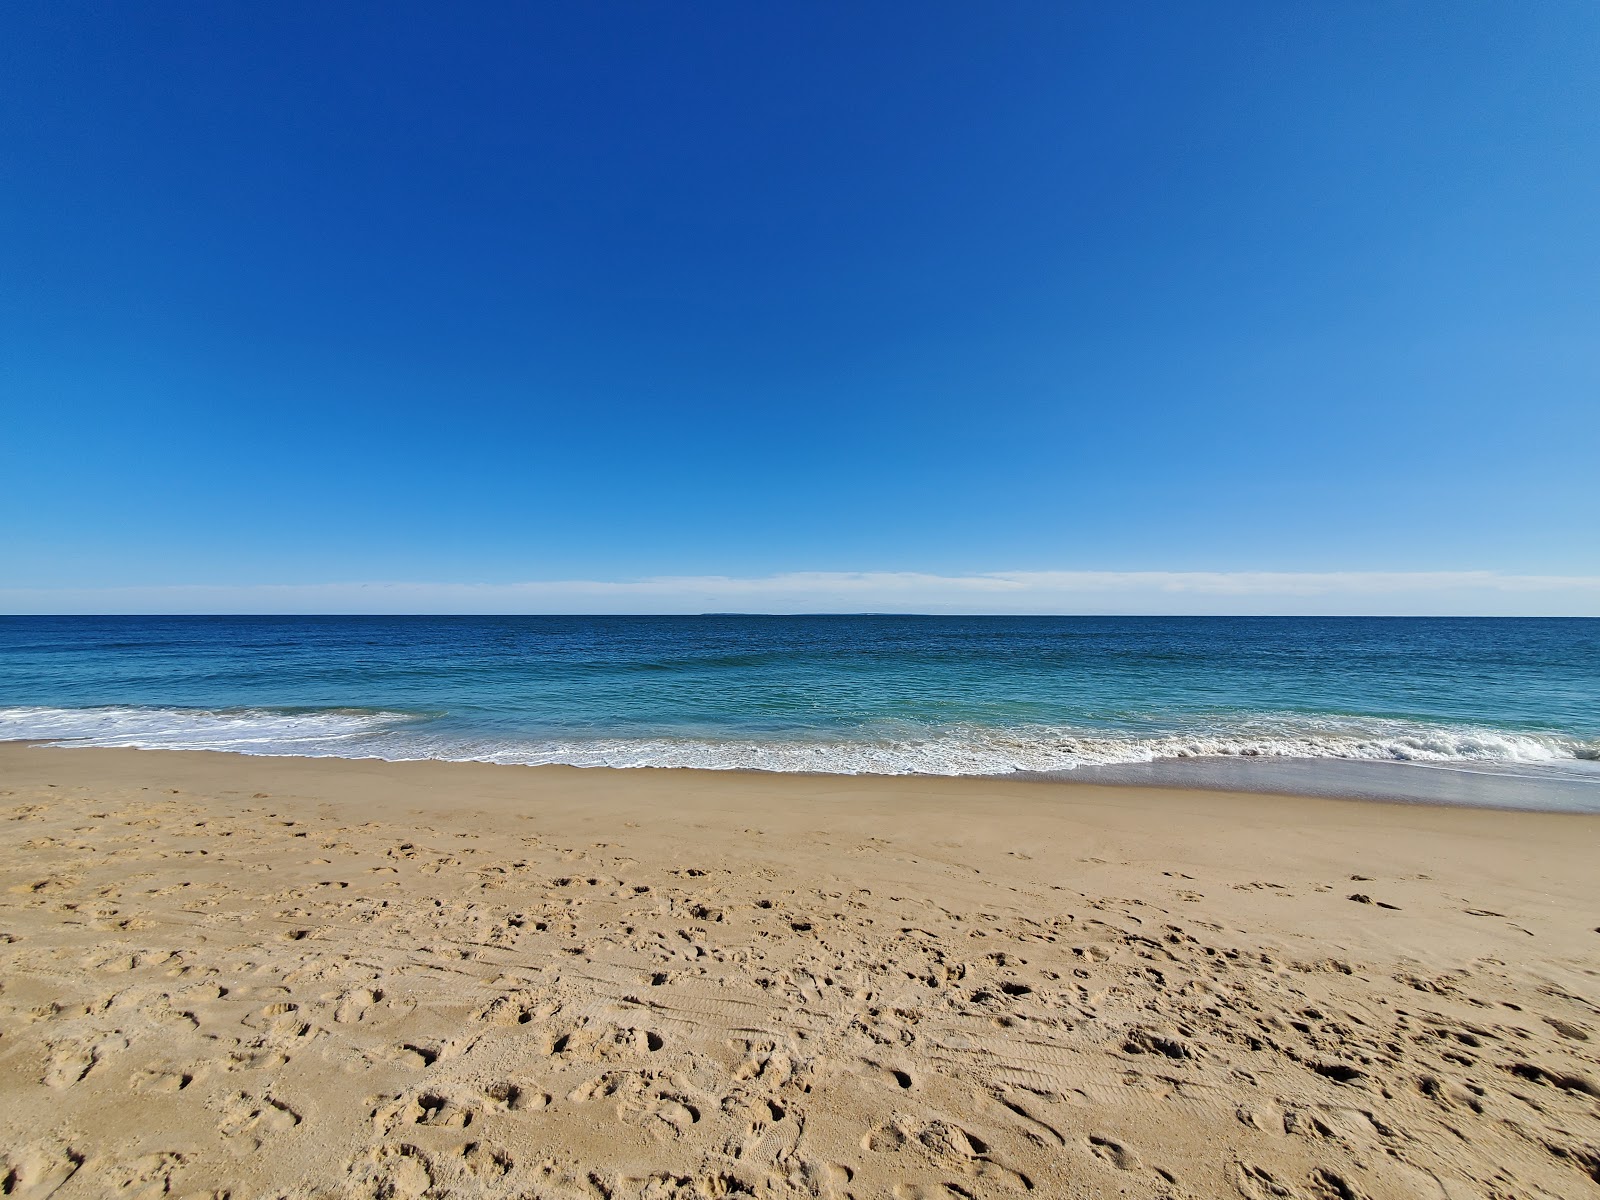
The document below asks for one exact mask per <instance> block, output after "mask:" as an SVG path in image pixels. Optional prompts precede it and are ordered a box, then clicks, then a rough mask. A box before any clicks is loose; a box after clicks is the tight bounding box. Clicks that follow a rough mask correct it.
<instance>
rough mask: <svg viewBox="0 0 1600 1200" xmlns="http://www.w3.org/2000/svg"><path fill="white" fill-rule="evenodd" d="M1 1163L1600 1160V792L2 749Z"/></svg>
mask: <svg viewBox="0 0 1600 1200" xmlns="http://www.w3.org/2000/svg"><path fill="white" fill-rule="evenodd" d="M0 813H3V816H4V819H5V821H6V825H5V829H6V831H7V838H6V845H7V847H8V848H9V853H8V854H7V856H6V859H5V864H4V868H3V872H0V873H3V875H4V879H3V889H0V904H3V915H0V963H3V970H0V985H3V988H0V1147H3V1151H4V1160H5V1161H4V1164H3V1166H0V1172H3V1178H4V1187H3V1191H4V1193H5V1194H7V1195H11V1196H16V1197H44V1196H56V1197H60V1198H61V1200H70V1198H72V1197H98V1196H113V1195H114V1196H161V1195H168V1194H171V1195H178V1196H228V1197H231V1198H233V1200H242V1198H247V1197H248V1198H253V1197H319V1196H360V1197H418V1196H456V1195H460V1196H479V1195H481V1196H496V1197H498V1196H505V1197H550V1198H557V1197H606V1198H611V1200H623V1198H637V1197H652V1198H661V1197H717V1196H738V1195H754V1196H763V1197H790V1196H794V1197H805V1196H816V1197H829V1198H833V1200H842V1198H844V1197H856V1198H857V1200H868V1198H870V1197H890V1196H893V1197H902V1198H909V1197H963V1196H964V1197H976V1196H985V1197H987V1196H997V1197H999V1196H1016V1195H1022V1194H1026V1193H1028V1192H1032V1193H1034V1194H1036V1195H1041V1196H1052V1197H1053V1196H1062V1197H1074V1196H1084V1197H1088V1196H1118V1197H1120V1196H1129V1197H1217V1196H1227V1197H1231V1196H1242V1197H1247V1198H1250V1200H1255V1198H1266V1197H1304V1198H1316V1200H1324V1198H1350V1197H1369V1198H1371V1200H1381V1198H1387V1197H1429V1198H1432V1197H1440V1198H1448V1200H1464V1198H1467V1197H1483V1198H1489V1197H1505V1198H1511V1197H1552V1198H1554V1197H1575V1196H1582V1195H1594V1194H1600V929H1597V928H1596V927H1597V926H1600V870H1597V869H1596V859H1595V851H1596V847H1597V845H1600V842H1597V834H1600V818H1597V817H1593V816H1581V815H1560V814H1549V813H1532V812H1505V811H1493V810H1472V809H1459V808H1458V809H1451V808H1442V807H1426V806H1415V805H1412V806H1406V805H1384V804H1376V803H1370V802H1354V801H1340V800H1330V799H1306V798H1287V797H1265V796H1260V795H1234V794H1227V793H1217V792H1201V791H1158V790H1147V789H1139V788H1131V787H1089V786H1083V785H1073V784H1059V783H1013V782H996V781H987V780H975V779H966V780H957V779H930V778H847V777H815V776H782V775H755V774H741V773H716V772H692V771H648V770H641V771H615V770H577V769H571V768H559V767H540V768H522V767H493V766H475V765H464V764H432V763H416V764H384V763H377V762H355V761H340V760H331V759H290V758H283V759H269V758H248V757H240V756H234V755H224V754H207V753H164V752H149V751H127V750H81V749H80V750H61V749H50V748H41V747H34V746H26V745H19V744H10V745H5V746H0Z"/></svg>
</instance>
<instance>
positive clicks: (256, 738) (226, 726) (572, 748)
mask: <svg viewBox="0 0 1600 1200" xmlns="http://www.w3.org/2000/svg"><path fill="white" fill-rule="evenodd" d="M0 739H6V740H22V739H27V740H42V741H48V742H51V743H52V744H55V745H71V746H107V747H126V748H134V749H159V750H225V751H233V752H236V753H243V754H262V755H299V756H306V757H338V758H378V759H386V760H389V761H416V760H427V759H432V760H443V761H455V762H490V763H504V764H521V765H528V766H541V765H555V764H560V765H565V766H578V767H692V768H698V769H701V770H759V771H781V772H808V773H817V774H832V775H865V774H871V775H1007V774H1012V773H1014V772H1029V773H1048V772H1058V771H1069V770H1072V769H1073V768H1075V767H1082V766H1110V765H1116V764H1123V763H1148V762H1156V761H1160V760H1163V759H1182V758H1207V757H1251V758H1313V759H1315V758H1337V759H1360V760H1367V761H1390V762H1409V763H1434V764H1451V763H1456V764H1466V763H1480V764H1484V765H1486V766H1487V765H1494V764H1513V763H1521V764H1529V765H1537V764H1545V765H1551V766H1555V765H1559V764H1561V763H1564V762H1565V763H1572V762H1575V761H1577V760H1600V741H1582V740H1579V739H1576V738H1571V737H1563V736H1560V735H1556V734H1548V733H1534V732H1519V731H1507V730H1496V729H1487V728H1478V727H1465V726H1443V725H1425V724H1418V723H1413V722H1404V721H1394V720H1380V719H1376V718H1373V719H1366V720H1356V719H1335V718H1309V717H1288V716H1280V717H1275V718H1263V717H1252V718H1251V719H1249V720H1248V721H1240V722H1237V723H1235V724H1234V725H1233V726H1231V727H1227V728H1222V729H1217V730H1203V731H1196V732H1182V733H1177V732H1173V733H1164V734H1152V735H1145V736H1133V735H1124V736H1118V735H1113V734H1104V733H1099V732H1094V733H1091V732H1086V731H1084V730H1081V729H1070V728H1051V727H1028V728H1011V729H996V728H990V727H984V726H961V727H956V728H951V729H945V730H938V731H935V730H930V731H929V732H927V733H926V734H909V735H908V734H903V733H902V734H900V735H897V736H882V735H880V736H871V735H870V732H869V731H865V730H863V731H860V732H859V733H858V734H857V736H854V737H833V738H823V737H817V738H812V739H799V738H787V739H767V740H763V739H758V738H749V737H744V738H729V739H714V738H704V737H699V738H696V737H681V738H677V737H598V736H592V737H565V738H550V737H543V738H541V737H532V736H530V737H525V738H506V737H495V738H481V737H472V736H468V735H461V734H442V733H440V732H437V731H435V730H432V729H430V728H428V722H427V718H423V717H418V716H416V715H413V714H406V713H398V712H373V711H353V710H348V709H341V710H320V711H305V710H299V711H283V710H272V709H239V710H226V711H200V710H187V709H164V708H87V709H63V708H4V709H0Z"/></svg>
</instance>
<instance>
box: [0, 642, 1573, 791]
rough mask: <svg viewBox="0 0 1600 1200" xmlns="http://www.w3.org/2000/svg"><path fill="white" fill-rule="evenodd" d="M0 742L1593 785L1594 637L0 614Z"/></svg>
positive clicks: (596, 761)
mask: <svg viewBox="0 0 1600 1200" xmlns="http://www.w3.org/2000/svg"><path fill="white" fill-rule="evenodd" d="M0 738H48V739H53V740H63V741H73V742H84V743H90V744H95V745H117V746H144V747H169V748H205V749H227V750H240V751H246V752H250V753H259V754H322V755H340V756H350V757H368V756H377V757H383V758H392V759H405V758H445V759H484V760H490V761H496V762H523V763H547V762H563V763H573V764H578V765H602V764H604V765H618V766H645V765H664V766H667V765H670V766H698V767H757V768H767V769H773V770H808V771H834V772H894V773H930V774H1003V773H1008V772H1012V771H1028V772H1040V771H1062V770H1069V769H1073V768H1076V767H1080V766H1086V765H1095V764H1101V765H1103V764H1118V763H1140V762H1149V761H1157V762H1161V761H1167V760H1176V759H1185V760H1187V759H1192V758H1195V757H1197V756H1199V757H1209V756H1249V757H1262V756H1278V757H1283V758H1300V759H1304V758H1343V759H1351V760H1368V761H1390V762H1411V763H1429V764H1434V765H1437V766H1440V767H1470V768H1472V769H1474V770H1480V769H1481V770H1487V771H1499V772H1502V773H1512V774H1517V775H1525V776H1528V777H1530V778H1536V779H1537V778H1546V777H1560V778H1569V779H1571V780H1577V781H1592V782H1594V783H1595V784H1596V786H1600V764H1597V761H1596V760H1597V759H1600V620H1591V619H1571V620H1560V619H1555V620H1550V619H1508V618H1491V619H1447V618H1438V619H1433V618H1301V617H1284V618H1255V617H1231V618H1230V617H1215V618H1213V617H1192V618H1167V617H1148V618H1145V617H899V616H883V617H877V616H819V617H750V616H704V617H0ZM1597 794H1600V793H1597Z"/></svg>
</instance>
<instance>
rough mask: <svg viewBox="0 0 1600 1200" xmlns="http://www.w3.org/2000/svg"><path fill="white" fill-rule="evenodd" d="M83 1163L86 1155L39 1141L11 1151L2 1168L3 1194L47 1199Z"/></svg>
mask: <svg viewBox="0 0 1600 1200" xmlns="http://www.w3.org/2000/svg"><path fill="white" fill-rule="evenodd" d="M82 1165H83V1155H81V1154H79V1153H77V1152H76V1151H74V1150H71V1149H68V1148H67V1147H65V1146H60V1145H50V1144H48V1143H39V1144H35V1145H32V1146H21V1147H17V1148H16V1149H15V1150H14V1151H8V1152H7V1153H6V1156H5V1159H4V1170H3V1172H0V1195H5V1196H10V1197H12V1200H45V1197H47V1196H50V1195H52V1194H53V1193H54V1192H55V1191H56V1189H58V1188H59V1187H60V1186H61V1185H62V1184H64V1183H65V1182H66V1181H67V1180H68V1179H70V1178H72V1176H73V1174H74V1173H75V1172H76V1171H77V1169H78V1168H79V1167H80V1166H82Z"/></svg>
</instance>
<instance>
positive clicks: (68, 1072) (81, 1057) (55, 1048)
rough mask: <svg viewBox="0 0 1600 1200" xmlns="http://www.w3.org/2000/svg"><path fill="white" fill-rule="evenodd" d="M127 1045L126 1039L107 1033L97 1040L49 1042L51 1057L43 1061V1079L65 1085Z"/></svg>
mask: <svg viewBox="0 0 1600 1200" xmlns="http://www.w3.org/2000/svg"><path fill="white" fill-rule="evenodd" d="M127 1048H128V1039H127V1038H125V1037H123V1036H122V1035H121V1034H115V1033H114V1034H110V1035H109V1036H106V1037H103V1038H101V1039H100V1040H98V1041H95V1042H89V1041H86V1040H79V1039H71V1040H67V1041H59V1042H49V1043H47V1044H46V1049H48V1050H49V1052H50V1058H49V1060H48V1062H47V1063H46V1064H45V1069H44V1082H45V1083H46V1084H48V1085H49V1086H51V1087H53V1088H67V1087H71V1086H72V1085H73V1084H75V1083H77V1082H78V1081H79V1080H80V1079H82V1078H83V1077H84V1076H86V1075H87V1074H89V1072H90V1071H92V1070H94V1069H95V1067H96V1066H98V1065H99V1064H100V1063H101V1062H102V1061H103V1060H104V1059H105V1058H106V1057H108V1056H109V1055H111V1054H115V1053H116V1052H117V1051H119V1050H126V1049H127Z"/></svg>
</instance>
